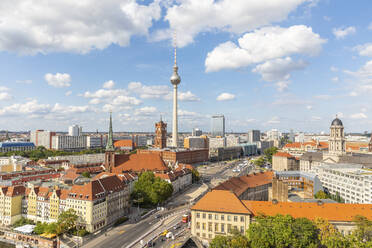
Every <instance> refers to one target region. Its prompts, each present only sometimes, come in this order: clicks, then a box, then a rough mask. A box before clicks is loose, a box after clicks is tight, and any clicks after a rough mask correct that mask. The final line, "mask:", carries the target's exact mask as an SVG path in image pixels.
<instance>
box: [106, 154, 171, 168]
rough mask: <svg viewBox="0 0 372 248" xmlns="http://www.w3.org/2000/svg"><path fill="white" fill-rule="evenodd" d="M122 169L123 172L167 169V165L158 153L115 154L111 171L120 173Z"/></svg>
mask: <svg viewBox="0 0 372 248" xmlns="http://www.w3.org/2000/svg"><path fill="white" fill-rule="evenodd" d="M122 157H123V158H122ZM118 160H119V161H118ZM122 161H124V162H122ZM120 162H122V163H120ZM123 171H124V172H130V171H132V172H142V171H168V167H167V166H165V164H164V161H163V160H162V159H161V157H160V155H159V154H154V153H148V154H142V153H140V154H131V155H130V156H128V155H126V154H124V155H121V154H120V155H115V167H114V168H113V172H114V173H121V172H123Z"/></svg>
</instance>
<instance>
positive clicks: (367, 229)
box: [354, 215, 372, 242]
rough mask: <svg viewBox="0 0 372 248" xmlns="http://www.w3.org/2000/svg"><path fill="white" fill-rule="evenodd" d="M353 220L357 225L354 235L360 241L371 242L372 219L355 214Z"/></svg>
mask: <svg viewBox="0 0 372 248" xmlns="http://www.w3.org/2000/svg"><path fill="white" fill-rule="evenodd" d="M354 222H355V224H356V225H357V228H356V230H355V231H354V235H355V236H356V237H357V239H358V240H360V241H362V242H369V241H371V242H372V221H370V220H368V219H367V218H366V217H364V216H360V215H357V216H355V217H354Z"/></svg>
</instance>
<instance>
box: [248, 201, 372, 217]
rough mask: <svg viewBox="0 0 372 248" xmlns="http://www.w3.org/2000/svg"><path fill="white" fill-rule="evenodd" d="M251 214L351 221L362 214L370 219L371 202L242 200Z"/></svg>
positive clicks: (371, 212)
mask: <svg viewBox="0 0 372 248" xmlns="http://www.w3.org/2000/svg"><path fill="white" fill-rule="evenodd" d="M243 203H244V204H245V206H246V207H247V208H248V209H249V210H250V211H251V212H252V213H253V215H256V216H257V215H260V214H263V215H266V216H275V215H277V214H282V215H287V214H289V215H291V216H292V217H294V218H307V219H310V220H314V219H315V218H316V217H320V218H323V219H326V220H329V221H352V220H353V218H354V216H356V215H362V216H364V217H366V218H368V219H369V220H372V204H344V203H322V204H318V203H316V202H278V203H276V204H275V203H273V202H271V201H243Z"/></svg>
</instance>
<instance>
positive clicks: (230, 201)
mask: <svg viewBox="0 0 372 248" xmlns="http://www.w3.org/2000/svg"><path fill="white" fill-rule="evenodd" d="M191 210H200V211H208V212H222V213H239V214H251V212H250V211H249V210H248V209H247V208H246V206H245V205H244V204H243V203H242V202H241V201H240V200H239V198H238V197H237V196H236V195H235V194H234V193H233V192H230V191H228V190H216V189H213V190H212V191H210V192H208V193H207V194H206V195H205V196H203V197H202V198H201V199H200V200H199V201H198V202H197V203H196V204H195V205H194V206H192V207H191Z"/></svg>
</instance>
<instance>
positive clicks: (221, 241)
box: [209, 231, 250, 248]
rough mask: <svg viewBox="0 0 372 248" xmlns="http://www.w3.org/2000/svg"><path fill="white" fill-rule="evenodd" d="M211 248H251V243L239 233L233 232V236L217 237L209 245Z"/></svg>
mask: <svg viewBox="0 0 372 248" xmlns="http://www.w3.org/2000/svg"><path fill="white" fill-rule="evenodd" d="M209 247H210V248H249V247H250V245H249V241H248V239H247V237H246V236H243V235H242V234H241V233H239V232H238V231H233V232H232V233H231V235H228V236H221V235H217V236H216V237H215V238H214V239H213V240H212V242H211V243H210V245H209Z"/></svg>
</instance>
